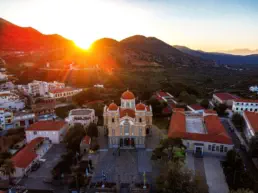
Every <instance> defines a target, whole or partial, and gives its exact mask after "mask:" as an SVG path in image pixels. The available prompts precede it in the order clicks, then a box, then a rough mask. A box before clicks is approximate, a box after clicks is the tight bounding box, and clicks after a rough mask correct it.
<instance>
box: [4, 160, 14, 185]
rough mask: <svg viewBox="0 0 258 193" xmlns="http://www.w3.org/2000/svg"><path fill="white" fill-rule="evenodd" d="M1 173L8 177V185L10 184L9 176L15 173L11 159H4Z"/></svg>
mask: <svg viewBox="0 0 258 193" xmlns="http://www.w3.org/2000/svg"><path fill="white" fill-rule="evenodd" d="M2 169H3V173H4V174H5V175H6V176H8V179H9V184H11V176H12V175H13V174H14V173H15V167H14V164H13V162H12V160H11V159H6V160H5V161H4V163H3V165H2Z"/></svg>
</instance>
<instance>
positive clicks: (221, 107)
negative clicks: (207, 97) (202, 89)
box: [214, 104, 228, 116]
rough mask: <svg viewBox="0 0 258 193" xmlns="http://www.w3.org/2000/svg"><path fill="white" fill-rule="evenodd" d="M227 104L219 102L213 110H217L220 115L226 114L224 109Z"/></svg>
mask: <svg viewBox="0 0 258 193" xmlns="http://www.w3.org/2000/svg"><path fill="white" fill-rule="evenodd" d="M227 108H228V107H227V105H225V104H219V105H218V106H216V107H215V108H214V110H215V111H217V113H218V115H220V116H225V115H226V110H227Z"/></svg>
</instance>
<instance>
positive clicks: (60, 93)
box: [49, 87, 82, 99]
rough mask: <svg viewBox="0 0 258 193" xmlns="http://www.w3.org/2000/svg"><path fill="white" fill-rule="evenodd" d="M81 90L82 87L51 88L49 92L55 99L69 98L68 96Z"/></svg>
mask: <svg viewBox="0 0 258 193" xmlns="http://www.w3.org/2000/svg"><path fill="white" fill-rule="evenodd" d="M81 91H82V89H76V88H70V87H66V88H61V89H55V90H51V91H50V92H49V96H50V97H51V98H55V99H60V98H68V97H72V96H73V95H75V94H77V93H79V92H81Z"/></svg>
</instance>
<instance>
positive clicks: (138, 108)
mask: <svg viewBox="0 0 258 193" xmlns="http://www.w3.org/2000/svg"><path fill="white" fill-rule="evenodd" d="M135 108H136V110H138V111H144V110H145V105H144V104H142V103H139V104H137V105H136V106H135Z"/></svg>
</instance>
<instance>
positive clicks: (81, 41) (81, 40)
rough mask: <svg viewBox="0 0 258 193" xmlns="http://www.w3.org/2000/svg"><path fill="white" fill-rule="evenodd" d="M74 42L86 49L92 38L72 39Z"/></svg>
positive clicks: (88, 47)
mask: <svg viewBox="0 0 258 193" xmlns="http://www.w3.org/2000/svg"><path fill="white" fill-rule="evenodd" d="M74 42H75V44H76V45H77V46H78V47H80V48H81V49H83V50H88V49H90V46H91V44H92V40H87V39H84V38H82V39H79V40H74Z"/></svg>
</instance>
